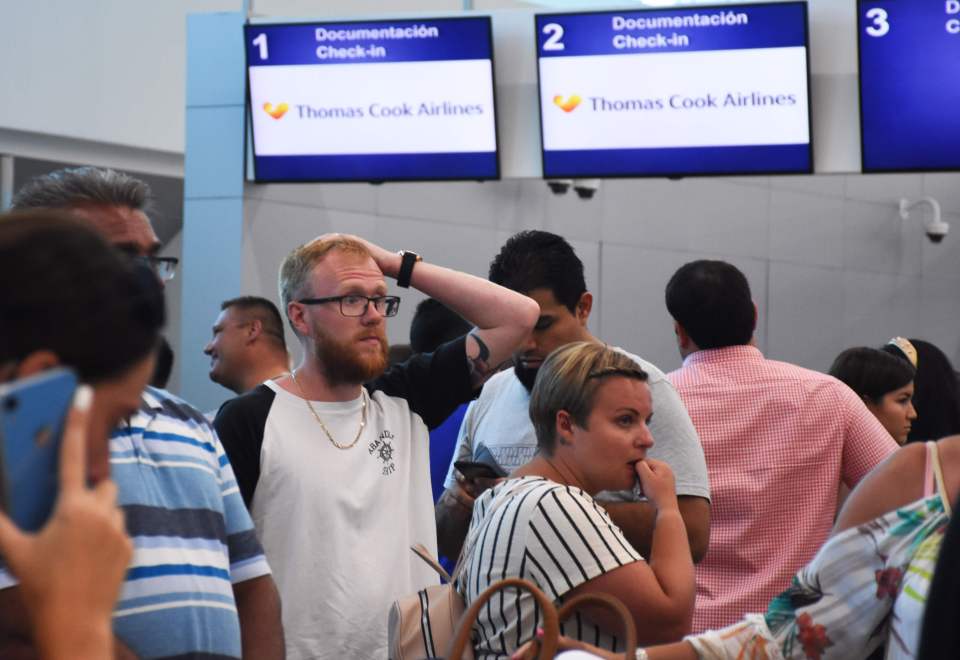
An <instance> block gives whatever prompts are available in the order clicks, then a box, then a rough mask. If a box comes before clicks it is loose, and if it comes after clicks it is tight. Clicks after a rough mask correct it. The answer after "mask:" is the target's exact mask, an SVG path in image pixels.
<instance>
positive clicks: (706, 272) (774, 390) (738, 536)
mask: <svg viewBox="0 0 960 660" xmlns="http://www.w3.org/2000/svg"><path fill="white" fill-rule="evenodd" d="M666 303H667V309H668V310H669V312H670V315H671V316H672V317H673V319H674V328H675V332H676V335H677V345H678V346H679V348H680V354H681V355H682V356H683V366H682V367H681V368H680V369H678V370H677V371H674V372H672V373H670V374H668V375H667V377H668V378H669V379H670V381H671V382H672V383H673V384H674V386H675V387H676V389H677V392H679V394H680V398H681V399H682V400H683V402H684V404H685V405H686V406H687V410H688V411H689V413H690V417H691V419H692V420H693V425H694V427H696V429H697V433H698V434H699V435H700V440H701V442H702V443H703V451H704V454H705V456H706V460H707V471H708V474H709V477H710V489H711V493H712V495H713V503H712V507H711V531H710V547H709V548H708V550H707V555H706V557H705V558H704V559H703V561H701V562H700V564H698V565H697V567H696V575H697V604H696V609H695V612H694V620H693V631H694V632H695V633H697V632H701V631H703V630H706V629H710V628H712V629H717V628H722V627H724V626H726V625H729V624H732V623H734V622H735V621H737V620H738V619H739V618H740V617H741V616H742V615H743V614H744V613H746V612H764V611H766V608H767V603H768V602H769V600H770V599H771V598H772V597H773V596H776V595H777V594H778V593H780V592H781V591H783V590H784V589H785V588H786V587H788V586H789V584H790V580H791V578H792V577H793V574H794V573H795V572H796V571H797V570H798V569H799V568H800V567H802V566H803V565H804V564H806V563H807V562H808V561H809V560H810V559H811V558H812V557H813V556H814V554H815V553H816V551H817V550H818V549H819V547H820V545H821V544H822V543H823V542H824V541H825V540H826V538H827V536H828V535H829V533H830V528H831V526H832V524H833V520H834V515H835V513H836V509H837V491H838V486H839V484H840V482H841V481H842V482H843V483H845V484H846V485H847V486H849V487H850V488H853V487H854V486H855V485H856V484H857V482H858V481H860V479H862V478H863V477H864V475H866V474H867V472H869V471H870V470H871V469H872V468H873V467H874V466H876V465H877V464H878V463H880V462H881V461H882V460H883V459H885V458H886V457H887V456H889V455H890V454H892V453H893V452H894V451H895V450H896V449H897V444H896V443H895V442H894V440H893V438H892V437H891V436H890V434H889V433H887V432H886V431H885V430H884V428H883V426H881V425H880V423H879V422H878V421H877V420H876V418H875V417H874V416H873V415H872V414H871V413H870V411H869V410H867V408H866V406H865V405H864V403H863V401H861V400H860V398H859V397H858V396H857V395H856V394H854V393H853V391H852V390H850V389H849V388H848V387H847V386H846V385H844V384H843V383H841V382H840V381H838V380H836V379H834V378H832V377H830V376H827V375H825V374H822V373H819V372H816V371H810V370H808V369H803V368H801V367H798V366H795V365H792V364H787V363H785V362H776V361H774V360H768V359H766V358H765V357H764V356H763V354H762V353H761V352H760V351H759V350H758V349H757V348H756V346H755V345H754V340H753V332H754V329H755V327H756V321H757V309H756V306H755V305H754V304H753V300H752V299H751V296H750V285H749V284H748V283H747V279H746V277H744V275H743V273H741V272H740V271H739V270H738V269H737V268H736V267H734V266H732V265H730V264H728V263H726V262H723V261H705V260H704V261H694V262H691V263H688V264H686V265H684V266H683V267H681V268H680V269H679V270H678V271H677V272H676V273H674V275H673V277H672V278H671V279H670V282H669V283H668V284H667V289H666Z"/></svg>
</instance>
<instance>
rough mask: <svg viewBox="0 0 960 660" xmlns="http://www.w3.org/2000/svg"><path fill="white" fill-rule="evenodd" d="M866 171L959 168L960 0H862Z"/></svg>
mask: <svg viewBox="0 0 960 660" xmlns="http://www.w3.org/2000/svg"><path fill="white" fill-rule="evenodd" d="M857 9H858V12H859V16H858V18H857V28H858V33H859V41H860V120H861V121H860V128H861V137H862V153H863V171H864V172H888V171H902V170H960V0H870V1H867V0H859V2H858V7H857Z"/></svg>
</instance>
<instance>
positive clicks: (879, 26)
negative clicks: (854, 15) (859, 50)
mask: <svg viewBox="0 0 960 660" xmlns="http://www.w3.org/2000/svg"><path fill="white" fill-rule="evenodd" d="M867 18H868V19H870V20H871V21H873V25H868V26H867V34H869V35H870V36H871V37H882V36H883V35H885V34H886V33H887V32H889V31H890V21H889V20H888V19H887V10H886V9H881V8H880V7H874V8H873V9H871V10H870V11H868V12H867Z"/></svg>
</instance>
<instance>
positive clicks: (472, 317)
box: [354, 237, 540, 386]
mask: <svg viewBox="0 0 960 660" xmlns="http://www.w3.org/2000/svg"><path fill="white" fill-rule="evenodd" d="M354 238H357V237H354ZM359 240H363V239H359ZM366 243H367V247H368V248H369V249H370V252H371V254H373V258H374V260H375V261H376V262H377V265H378V266H379V267H380V270H382V271H383V274H384V275H386V276H387V277H396V276H397V273H399V271H400V255H399V254H397V253H396V252H389V251H387V250H385V249H383V248H382V247H379V246H377V245H374V244H372V243H370V242H369V241H367V242H366ZM410 285H411V286H412V287H414V288H416V289H418V290H420V291H422V292H423V293H425V294H427V295H428V296H430V297H432V298H436V299H437V300H439V301H440V302H442V303H443V304H444V305H446V306H447V307H449V308H450V309H452V310H453V311H455V312H456V313H457V314H459V315H460V316H462V317H463V318H465V319H466V320H467V321H468V322H470V323H472V324H473V325H474V326H476V327H475V328H474V329H473V330H472V331H471V332H470V334H469V335H468V336H467V340H466V359H467V361H468V363H469V365H470V371H471V378H472V380H473V384H474V386H479V385H481V384H482V383H483V381H484V380H486V379H487V378H488V377H489V376H490V375H491V374H492V373H493V369H494V368H495V367H496V366H497V365H499V364H500V363H501V362H503V361H504V360H506V359H507V358H509V357H510V354H511V353H512V352H513V350H514V349H515V348H516V347H517V346H519V345H520V343H521V342H522V341H523V340H524V339H525V338H526V337H527V335H528V334H529V332H530V330H531V329H532V328H533V326H534V324H535V323H536V322H537V318H538V316H539V315H540V307H539V305H537V303H536V302H534V301H533V300H532V299H531V298H528V297H526V296H524V295H523V294H520V293H517V292H515V291H511V290H510V289H506V288H504V287H502V286H499V285H497V284H494V283H493V282H488V281H487V280H484V279H481V278H479V277H476V276H474V275H469V274H467V273H462V272H460V271H457V270H451V269H449V268H444V267H443V266H438V265H436V264H432V263H429V262H427V261H421V262H419V263H417V264H416V265H415V266H414V268H413V274H412V276H411V278H410Z"/></svg>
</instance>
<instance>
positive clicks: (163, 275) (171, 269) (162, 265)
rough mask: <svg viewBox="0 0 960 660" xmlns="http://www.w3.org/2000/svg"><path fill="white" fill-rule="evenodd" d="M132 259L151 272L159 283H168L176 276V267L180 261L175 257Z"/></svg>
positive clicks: (141, 257) (140, 257)
mask: <svg viewBox="0 0 960 660" xmlns="http://www.w3.org/2000/svg"><path fill="white" fill-rule="evenodd" d="M134 259H135V260H136V261H139V262H140V263H142V264H143V265H144V266H147V267H148V268H150V270H152V271H153V272H154V273H155V274H156V276H157V277H158V278H160V281H161V282H169V281H170V280H172V279H173V276H174V275H176V274H177V265H178V264H179V263H180V260H179V259H177V258H176V257H153V256H149V257H144V256H135V257H134Z"/></svg>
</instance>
